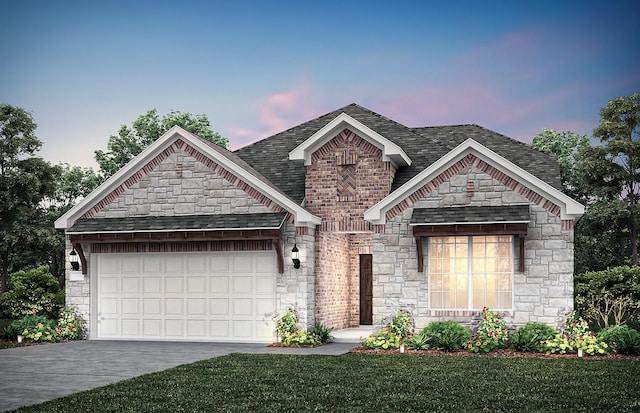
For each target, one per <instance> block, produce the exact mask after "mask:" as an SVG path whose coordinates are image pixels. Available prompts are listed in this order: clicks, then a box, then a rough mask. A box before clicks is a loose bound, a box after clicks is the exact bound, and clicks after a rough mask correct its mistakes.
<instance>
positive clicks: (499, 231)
mask: <svg viewBox="0 0 640 413" xmlns="http://www.w3.org/2000/svg"><path fill="white" fill-rule="evenodd" d="M528 227H529V224H528V223H524V222H522V223H492V224H451V225H413V237H414V238H415V241H416V249H417V253H418V272H424V254H423V252H422V238H429V237H451V236H474V235H512V236H514V237H518V241H519V247H520V248H519V251H518V252H519V254H518V255H519V256H518V264H519V265H518V272H524V240H525V237H526V236H527V229H528ZM514 258H515V254H514Z"/></svg>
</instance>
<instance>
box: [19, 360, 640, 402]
mask: <svg viewBox="0 0 640 413" xmlns="http://www.w3.org/2000/svg"><path fill="white" fill-rule="evenodd" d="M638 377H640V361H629V360H588V359H534V358H498V357H495V358H494V357H459V356H408V355H405V356H402V355H366V354H347V355H343V356H295V355H247V354H232V355H229V356H225V357H220V358H215V359H211V360H206V361H201V362H197V363H194V364H189V365H183V366H179V367H176V368H173V369H170V370H165V371H163V372H159V373H153V374H148V375H145V376H141V377H137V378H134V379H130V380H125V381H121V382H118V383H114V384H112V385H109V386H105V387H101V388H98V389H94V390H89V391H85V392H81V393H76V394H74V395H71V396H68V397H64V398H60V399H56V400H53V401H50V402H46V403H43V404H39V405H35V406H31V407H26V408H22V409H19V410H18V411H20V412H41V411H47V412H115V411H118V412H124V411H130V412H133V411H138V412H169V411H170V412H270V413H271V412H291V411H321V412H400V411H402V412H425V411H446V412H451V411H453V412H457V411H464V412H472V411H492V412H495V411H517V412H529V411H530V412H540V411H552V410H553V411H563V412H567V411H575V412H590V411H616V412H625V411H638V410H640V386H638V385H637V379H638Z"/></svg>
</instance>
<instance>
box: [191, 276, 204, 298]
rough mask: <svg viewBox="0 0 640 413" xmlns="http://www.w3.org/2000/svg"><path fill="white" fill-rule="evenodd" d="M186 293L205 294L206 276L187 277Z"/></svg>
mask: <svg viewBox="0 0 640 413" xmlns="http://www.w3.org/2000/svg"><path fill="white" fill-rule="evenodd" d="M187 293H189V294H206V293H207V278H206V277H194V276H190V277H188V278H187Z"/></svg>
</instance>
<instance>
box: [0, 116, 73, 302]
mask: <svg viewBox="0 0 640 413" xmlns="http://www.w3.org/2000/svg"><path fill="white" fill-rule="evenodd" d="M35 129H36V124H35V123H34V121H33V118H32V117H31V114H29V113H28V112H27V111H25V110H24V109H22V108H17V107H13V106H10V105H6V104H2V105H0V273H1V282H0V292H5V291H6V290H7V274H8V271H9V267H10V266H11V263H12V260H13V259H14V257H15V256H16V253H17V252H19V251H21V250H23V249H27V248H29V246H30V245H31V244H32V243H34V242H35V241H37V238H38V233H39V230H40V229H39V228H38V227H37V225H36V221H34V219H33V217H34V214H35V212H36V211H37V209H38V205H39V203H40V202H41V201H42V200H43V199H44V198H45V197H47V196H49V197H51V196H53V195H54V193H55V190H56V183H57V181H58V178H59V176H60V173H61V169H60V167H57V166H53V165H51V164H50V163H49V162H46V161H44V160H43V159H42V158H39V157H36V156H34V154H35V153H36V152H37V151H38V150H39V149H40V147H41V146H42V142H41V141H40V140H39V139H38V138H37V137H36V136H35V133H34V131H35Z"/></svg>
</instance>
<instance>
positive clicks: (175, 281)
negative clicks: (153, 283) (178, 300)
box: [164, 277, 184, 294]
mask: <svg viewBox="0 0 640 413" xmlns="http://www.w3.org/2000/svg"><path fill="white" fill-rule="evenodd" d="M183 282H184V278H183V277H166V278H165V279H164V292H165V293H167V294H182V292H183V291H184V288H183V287H182V284H183Z"/></svg>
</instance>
